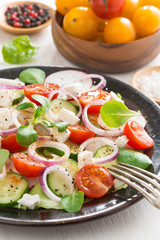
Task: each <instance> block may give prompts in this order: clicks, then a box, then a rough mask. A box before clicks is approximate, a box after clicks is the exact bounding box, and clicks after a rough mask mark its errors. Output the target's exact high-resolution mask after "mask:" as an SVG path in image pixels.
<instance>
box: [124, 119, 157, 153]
mask: <svg viewBox="0 0 160 240" xmlns="http://www.w3.org/2000/svg"><path fill="white" fill-rule="evenodd" d="M124 135H126V137H127V138H128V139H129V141H128V145H129V146H131V147H132V148H135V149H146V148H150V147H152V146H153V139H152V138H151V137H150V136H149V135H148V133H147V132H146V130H145V129H144V128H143V127H142V126H141V125H140V124H139V123H137V122H136V121H134V120H129V121H128V122H127V123H126V124H125V127H124Z"/></svg>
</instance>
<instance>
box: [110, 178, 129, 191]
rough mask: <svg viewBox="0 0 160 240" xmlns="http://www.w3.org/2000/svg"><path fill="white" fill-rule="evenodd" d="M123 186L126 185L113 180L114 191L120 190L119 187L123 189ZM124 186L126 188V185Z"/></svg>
mask: <svg viewBox="0 0 160 240" xmlns="http://www.w3.org/2000/svg"><path fill="white" fill-rule="evenodd" d="M125 185H126V184H125V183H124V182H122V181H120V180H119V179H117V178H115V179H114V184H113V186H114V188H115V189H119V188H121V187H123V186H125ZM126 186H127V185H126Z"/></svg>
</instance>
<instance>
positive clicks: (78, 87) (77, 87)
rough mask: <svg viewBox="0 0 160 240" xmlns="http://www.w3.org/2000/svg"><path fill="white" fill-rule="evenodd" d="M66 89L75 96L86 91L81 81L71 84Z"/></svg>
mask: <svg viewBox="0 0 160 240" xmlns="http://www.w3.org/2000/svg"><path fill="white" fill-rule="evenodd" d="M64 89H65V90H66V91H67V92H69V93H71V94H72V95H73V96H75V97H79V96H80V95H81V94H82V93H83V92H84V91H85V89H84V87H83V86H82V84H81V83H73V84H69V85H67V86H66V87H65V88H64Z"/></svg>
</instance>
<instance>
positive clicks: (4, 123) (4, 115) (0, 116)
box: [0, 108, 14, 130]
mask: <svg viewBox="0 0 160 240" xmlns="http://www.w3.org/2000/svg"><path fill="white" fill-rule="evenodd" d="M13 125H14V124H13V121H12V109H10V108H0V129H1V130H7V129H9V128H10V127H11V126H13Z"/></svg>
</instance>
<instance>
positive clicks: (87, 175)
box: [76, 164, 113, 198]
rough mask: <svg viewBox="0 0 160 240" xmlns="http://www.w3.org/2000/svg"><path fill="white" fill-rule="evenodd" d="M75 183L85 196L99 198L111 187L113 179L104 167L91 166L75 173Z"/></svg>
mask: <svg viewBox="0 0 160 240" xmlns="http://www.w3.org/2000/svg"><path fill="white" fill-rule="evenodd" d="M76 183H77V186H78V188H79V189H80V190H81V191H82V192H84V194H85V195H86V196H88V197H90V198H100V197H103V196H104V195H105V194H106V193H107V192H108V190H109V189H110V188H111V187H112V186H113V177H112V175H111V173H110V172H109V171H108V170H107V169H106V168H105V167H102V166H96V165H92V164H91V165H86V166H84V167H83V168H81V169H80V170H79V171H78V172H77V174H76Z"/></svg>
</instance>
